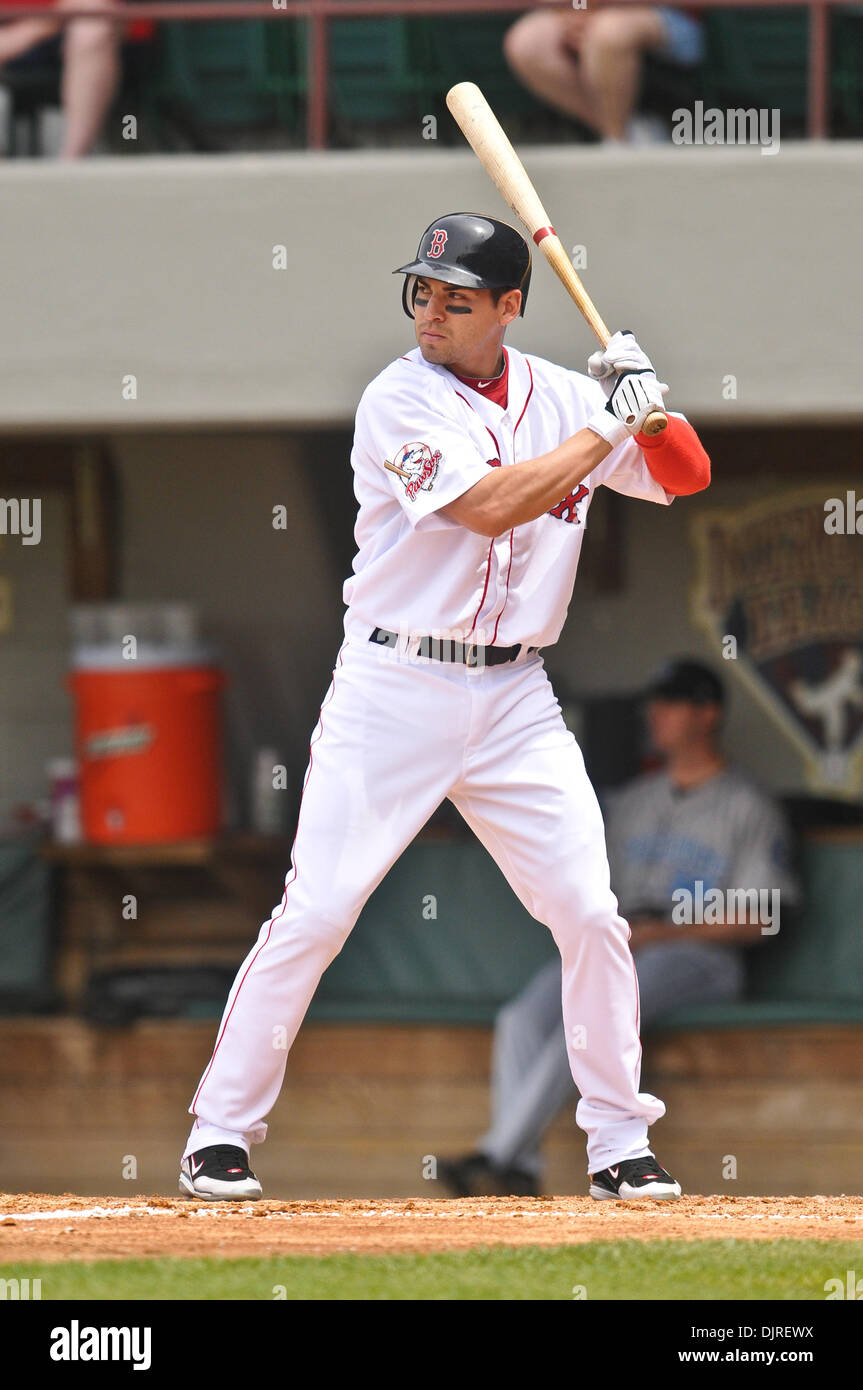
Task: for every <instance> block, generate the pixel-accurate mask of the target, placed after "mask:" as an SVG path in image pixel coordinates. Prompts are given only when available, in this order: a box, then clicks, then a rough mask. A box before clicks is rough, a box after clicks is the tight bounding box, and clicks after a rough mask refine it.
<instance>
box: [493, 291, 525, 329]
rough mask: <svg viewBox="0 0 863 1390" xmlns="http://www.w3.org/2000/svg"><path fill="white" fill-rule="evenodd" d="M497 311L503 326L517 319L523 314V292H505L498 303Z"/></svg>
mask: <svg viewBox="0 0 863 1390" xmlns="http://www.w3.org/2000/svg"><path fill="white" fill-rule="evenodd" d="M497 310H498V315H499V321H500V323H501V324H504V325H506V324H509V323H512V322H513V320H514V319H517V318H518V316H519V314H520V313H521V290H505V291H504V293H503V294H502V295H501V297H500V299H499V300H498V301H497Z"/></svg>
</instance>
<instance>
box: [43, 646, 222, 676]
mask: <svg viewBox="0 0 863 1390" xmlns="http://www.w3.org/2000/svg"><path fill="white" fill-rule="evenodd" d="M69 664H70V666H71V668H72V670H73V671H142V670H144V671H157V670H160V669H167V668H179V667H182V666H218V665H219V664H220V663H219V659H218V656H217V654H216V651H215V649H214V648H213V647H211V646H208V645H207V644H206V643H204V642H183V643H178V644H177V645H175V646H168V645H165V646H162V645H158V644H155V643H148V642H139V643H138V651H137V655H136V656H135V658H134V660H132V659H131V658H130V659H128V660H124V659H123V656H122V654H121V652H120V651H119V650H118V645H117V643H116V642H110V643H103V644H99V645H93V646H80V647H73V648H72V653H71V657H70V663H69Z"/></svg>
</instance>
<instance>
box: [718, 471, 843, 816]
mask: <svg viewBox="0 0 863 1390" xmlns="http://www.w3.org/2000/svg"><path fill="white" fill-rule="evenodd" d="M846 497H847V498H853V494H846V490H845V486H844V484H843V485H842V486H839V485H838V484H837V485H835V486H832V487H831V486H824V487H819V488H818V489H814V488H807V489H801V490H800V491H797V492H794V493H790V494H783V495H782V496H774V497H770V498H765V499H763V500H761V501H759V502H755V503H752V504H750V505H749V506H746V507H743V508H740V509H738V510H735V511H715V512H703V513H702V514H701V515H700V516H698V517H696V518H695V520H694V522H693V538H694V541H695V546H696V553H697V578H696V585H695V589H694V592H693V603H692V607H693V618H694V620H695V622H696V623H698V625H699V626H700V627H702V628H703V629H704V630H705V631H706V632H707V633H708V634H709V636H710V637H711V639H712V641H713V642H715V643H716V644H717V647H718V649H719V651H720V652H721V654H722V655H723V656H724V657H733V658H734V659H733V660H728V663H727V665H728V669H729V671H730V672H731V673H732V674H733V675H735V676H736V677H737V678H738V679H739V680H740V681H741V682H742V683H743V684H744V685H745V686H746V687H747V688H748V690H749V691H750V692H751V693H752V694H753V695H754V696H755V697H756V699H758V700H759V702H760V703H761V704H762V705H763V707H764V708H765V709H766V711H767V713H768V714H769V715H770V716H771V718H772V719H773V720H774V722H775V723H776V724H778V726H779V727H780V728H781V729H782V731H783V733H784V734H785V736H786V737H787V738H788V739H790V741H791V742H792V743H793V744H794V746H795V747H796V748H797V749H798V751H799V752H800V754H801V755H802V757H803V760H804V763H805V767H806V776H807V781H808V784H809V786H810V788H811V789H812V790H814V791H819V792H822V793H831V794H833V795H846V796H853V795H854V794H855V793H859V792H860V790H861V786H863V536H861V535H859V534H857V528H856V520H857V517H856V506H848V505H846ZM849 518H850V524H848V523H849Z"/></svg>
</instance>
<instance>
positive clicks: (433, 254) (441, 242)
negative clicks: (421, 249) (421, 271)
mask: <svg viewBox="0 0 863 1390" xmlns="http://www.w3.org/2000/svg"><path fill="white" fill-rule="evenodd" d="M445 246H446V232H445V231H444V229H443V227H437V228H435V230H434V231H433V232H432V239H431V242H430V244H429V249H428V251H427V252H426V255H427V256H428V258H429V260H431V261H436V260H437V258H438V256H442V255H443V249H444V247H445Z"/></svg>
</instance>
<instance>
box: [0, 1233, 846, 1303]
mask: <svg viewBox="0 0 863 1390" xmlns="http://www.w3.org/2000/svg"><path fill="white" fill-rule="evenodd" d="M861 1267H863V1245H861V1244H860V1243H859V1242H851V1241H814V1240H771V1241H743V1240H704V1241H693V1242H689V1241H674V1240H656V1241H645V1242H637V1241H614V1242H606V1241H597V1242H595V1243H592V1244H588V1245H570V1246H554V1247H540V1246H521V1247H513V1246H498V1247H495V1248H492V1249H485V1248H483V1249H477V1250H465V1251H457V1252H452V1253H439V1254H432V1255H388V1256H380V1255H351V1254H347V1255H327V1256H323V1257H320V1258H316V1257H311V1256H272V1257H268V1258H267V1259H241V1260H230V1259H195V1260H184V1259H151V1260H101V1261H90V1262H83V1261H69V1262H68V1263H65V1264H16V1265H5V1266H3V1267H2V1268H0V1278H5V1279H7V1280H9V1279H15V1278H17V1279H31V1280H32V1279H41V1280H42V1298H43V1300H46V1299H60V1300H72V1301H74V1300H78V1299H100V1300H101V1299H120V1300H125V1299H133V1300H139V1299H144V1300H148V1299H169V1300H174V1299H208V1300H209V1299H213V1300H223V1299H267V1300H270V1299H273V1298H274V1297H275V1296H276V1294H275V1292H274V1290H275V1289H276V1287H277V1286H282V1288H283V1289H284V1293H282V1294H281V1297H287V1298H288V1299H327V1300H331V1299H336V1300H338V1299H363V1300H369V1299H373V1300H379V1299H387V1300H389V1299H408V1300H429V1299H431V1300H435V1299H437V1300H441V1299H443V1300H464V1299H479V1300H498V1299H503V1300H534V1299H542V1300H549V1299H555V1300H558V1299H559V1300H567V1301H568V1300H571V1299H572V1298H573V1290H574V1288H575V1286H583V1287H584V1289H585V1290H586V1296H587V1298H588V1300H594V1301H596V1300H608V1299H644V1300H656V1299H685V1300H686V1299H716V1300H720V1301H721V1300H725V1299H737V1298H740V1299H755V1300H758V1299H801V1300H816V1301H823V1300H824V1298H825V1291H824V1284H825V1281H826V1280H828V1279H833V1278H840V1279H842V1280H843V1281H844V1279H845V1271H846V1270H848V1269H856V1268H861Z"/></svg>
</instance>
